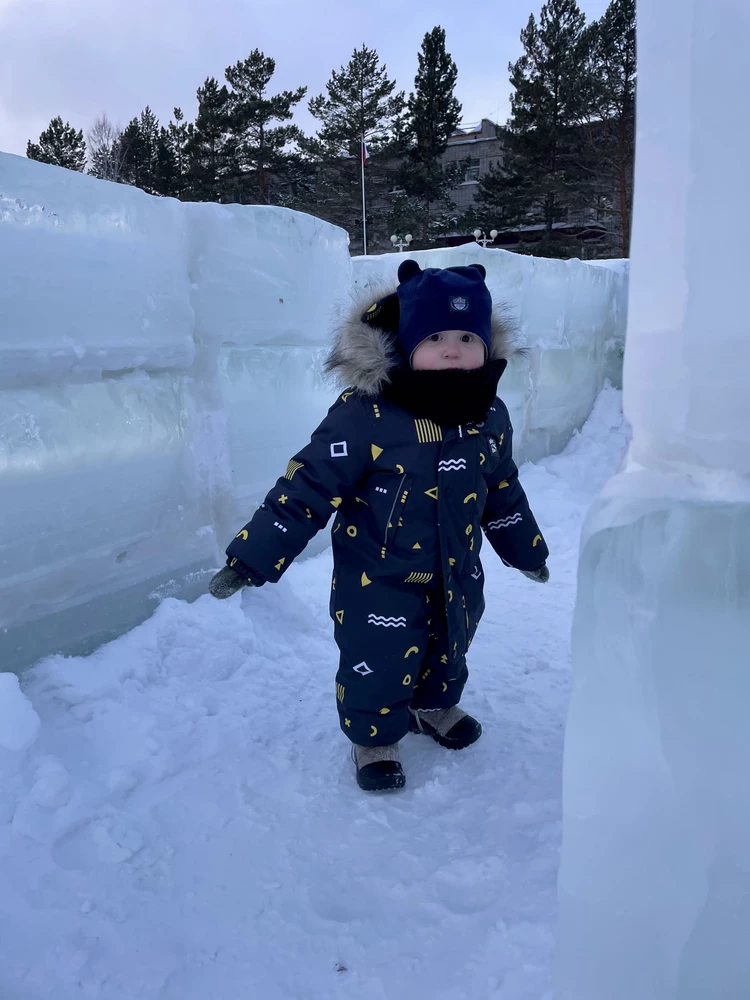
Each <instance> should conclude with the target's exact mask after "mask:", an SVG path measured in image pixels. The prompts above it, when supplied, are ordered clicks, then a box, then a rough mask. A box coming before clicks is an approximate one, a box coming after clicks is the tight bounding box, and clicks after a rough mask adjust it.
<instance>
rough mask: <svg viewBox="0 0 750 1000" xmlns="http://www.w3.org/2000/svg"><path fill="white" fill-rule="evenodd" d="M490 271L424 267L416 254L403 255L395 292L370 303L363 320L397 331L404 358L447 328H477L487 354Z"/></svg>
mask: <svg viewBox="0 0 750 1000" xmlns="http://www.w3.org/2000/svg"><path fill="white" fill-rule="evenodd" d="M486 276H487V272H486V270H485V268H484V267H483V266H482V265H481V264H471V265H469V266H468V267H443V268H440V267H428V268H426V269H425V270H424V271H423V270H422V268H421V267H420V266H419V264H418V263H417V262H416V261H415V260H405V261H404V262H403V263H402V264H401V265H400V267H399V269H398V280H399V286H398V289H397V290H396V292H394V293H393V295H389V296H387V297H386V298H385V299H381V300H380V302H378V303H376V305H375V306H373V307H371V309H370V310H368V312H366V313H365V314H364V315H363V316H362V320H363V322H365V323H370V322H372V323H375V324H376V325H377V326H380V327H382V328H385V329H390V330H393V331H394V332H395V331H397V332H398V339H399V341H400V345H401V349H402V350H403V352H404V355H405V357H406V358H411V356H412V354H413V353H414V349H415V348H416V347H417V346H418V345H419V344H421V343H422V341H423V340H426V339H427V337H431V336H432V335H433V334H435V333H441V332H442V331H443V330H466V331H467V332H468V333H473V334H476V336H477V337H479V338H480V340H481V341H482V342H483V343H484V346H485V351H486V356H487V357H489V355H490V338H491V329H492V296H491V295H490V293H489V289H488V288H487V285H486V284H485V280H484V279H485V278H486Z"/></svg>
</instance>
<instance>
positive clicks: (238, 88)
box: [225, 49, 307, 205]
mask: <svg viewBox="0 0 750 1000" xmlns="http://www.w3.org/2000/svg"><path fill="white" fill-rule="evenodd" d="M275 71H276V62H275V60H274V59H271V58H270V56H266V55H264V54H263V53H262V52H261V51H260V49H254V50H253V51H252V52H251V53H250V55H249V56H248V58H247V59H245V60H243V61H241V62H237V63H235V65H234V66H228V67H227V69H226V72H225V76H226V80H227V83H228V84H229V86H230V87H231V90H230V92H229V103H228V111H229V123H230V135H231V139H230V142H231V155H232V159H233V162H234V188H235V189H234V196H235V199H236V200H237V201H239V202H241V203H245V204H248V203H249V204H260V205H268V204H273V203H274V202H276V201H277V200H278V196H279V195H278V192H279V190H280V189H282V190H283V188H284V187H285V186H286V183H287V182H286V178H285V173H286V170H287V167H288V165H289V152H288V149H287V147H288V146H289V144H290V143H291V142H293V141H294V140H295V139H297V138H298V137H299V129H298V128H297V126H296V125H276V124H275V123H276V122H288V121H291V119H292V117H293V115H294V107H295V106H296V105H297V104H298V103H299V102H300V101H301V100H302V98H303V97H304V96H305V94H306V93H307V87H298V88H297V90H285V91H282V93H280V94H273V95H271V94H269V93H268V85H269V83H270V82H271V78H272V77H273V74H274V72H275Z"/></svg>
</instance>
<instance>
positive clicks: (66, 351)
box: [0, 154, 351, 670]
mask: <svg viewBox="0 0 750 1000" xmlns="http://www.w3.org/2000/svg"><path fill="white" fill-rule="evenodd" d="M350 285H351V264H350V257H349V252H348V240H347V235H346V233H345V232H343V230H340V229H337V228H335V227H333V226H330V225H328V224H327V223H324V222H321V221H320V220H318V219H314V218H312V217H311V216H307V215H301V214H298V213H294V212H290V211H287V210H285V209H279V208H266V207H259V208H253V209H247V208H244V209H243V208H238V207H228V206H217V205H183V204H180V203H178V202H176V201H174V200H171V199H159V198H152V197H150V196H148V195H146V194H144V193H143V192H141V191H138V190H136V189H135V188H131V187H126V186H124V185H116V184H108V183H105V182H102V181H97V180H94V179H93V178H90V177H86V176H82V175H80V174H76V173H72V172H70V171H66V170H60V169H57V168H54V167H49V166H46V165H43V164H39V163H33V162H30V161H28V160H25V159H23V158H20V157H14V156H9V155H4V154H0V670H2V669H8V668H13V667H18V666H20V665H22V664H25V663H30V662H33V661H34V660H35V659H36V658H38V657H39V656H41V655H44V654H46V653H48V652H50V651H52V650H55V649H62V650H75V651H80V650H85V649H86V648H92V647H93V646H95V645H97V644H98V643H100V642H102V641H104V640H106V639H109V638H112V637H114V636H116V635H118V634H120V633H121V632H123V631H125V630H126V629H127V628H129V627H131V626H132V625H134V624H136V623H137V622H139V621H141V620H142V619H143V618H144V617H145V616H146V615H148V614H149V613H150V611H151V610H152V609H153V607H154V606H155V602H156V600H157V599H158V598H159V596H161V595H163V594H172V593H173V594H178V595H182V596H192V595H197V594H198V593H199V592H200V591H201V590H202V589H204V588H205V584H206V580H207V578H208V575H209V573H210V571H211V568H212V567H213V568H215V567H216V566H217V565H219V564H220V551H221V549H222V548H223V547H224V546H225V545H226V544H227V541H228V540H229V539H230V538H231V537H232V535H233V534H234V532H235V531H236V530H237V526H238V524H239V525H241V524H242V523H243V522H244V521H245V520H246V519H247V516H248V515H249V513H250V512H251V511H252V509H253V508H254V507H255V506H256V505H257V503H258V502H259V501H260V499H261V498H262V496H263V495H264V494H265V492H266V490H267V489H268V487H269V485H270V484H271V483H273V481H274V480H275V479H276V478H277V477H278V476H279V475H281V474H282V473H283V471H284V468H285V467H286V462H287V460H288V457H289V455H290V454H292V453H293V452H294V451H295V450H296V449H297V448H298V447H299V445H300V443H301V442H304V441H305V440H306V439H307V437H308V436H309V433H310V429H311V426H314V424H315V423H316V422H317V420H318V419H320V417H322V415H323V414H324V413H325V411H326V409H327V407H328V405H330V400H331V396H332V392H331V390H330V388H329V387H327V386H324V385H323V382H322V378H321V360H322V356H323V354H324V351H325V344H326V341H327V337H328V330H329V328H330V323H331V313H332V311H333V307H334V305H335V304H336V303H338V302H340V301H341V300H342V299H345V298H346V297H348V295H349V294H350Z"/></svg>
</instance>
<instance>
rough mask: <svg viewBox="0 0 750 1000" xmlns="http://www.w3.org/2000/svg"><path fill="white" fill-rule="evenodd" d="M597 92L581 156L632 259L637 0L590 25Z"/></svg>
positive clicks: (619, 3) (620, 3) (619, 4)
mask: <svg viewBox="0 0 750 1000" xmlns="http://www.w3.org/2000/svg"><path fill="white" fill-rule="evenodd" d="M588 41H589V46H590V52H591V69H592V81H593V85H592V93H591V100H590V102H589V106H588V108H587V109H586V115H585V117H584V120H583V121H582V127H581V135H582V138H583V141H582V144H581V145H582V150H581V157H582V160H583V162H584V163H585V164H586V165H587V166H588V169H589V170H591V171H593V172H594V175H595V182H596V185H597V188H598V192H597V193H598V196H599V198H600V199H601V200H602V201H604V203H605V206H606V208H607V209H609V211H610V212H611V213H612V214H614V215H615V216H616V217H617V218H618V219H619V222H620V225H619V227H618V228H619V230H620V239H619V245H618V246H616V247H613V250H614V251H615V252H619V253H621V254H622V256H624V257H627V256H628V253H629V249H630V225H631V214H632V206H633V168H634V161H635V87H636V10H635V0H612V2H611V3H610V5H609V7H608V8H607V10H606V11H605V13H604V14H603V16H602V17H601V19H600V20H599V21H595V22H594V23H593V24H592V25H591V26H590V29H589V39H588Z"/></svg>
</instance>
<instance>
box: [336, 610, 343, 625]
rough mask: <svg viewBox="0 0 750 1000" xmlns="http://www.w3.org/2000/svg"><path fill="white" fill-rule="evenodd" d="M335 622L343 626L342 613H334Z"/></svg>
mask: <svg viewBox="0 0 750 1000" xmlns="http://www.w3.org/2000/svg"><path fill="white" fill-rule="evenodd" d="M336 621H337V622H338V623H339V625H343V624H344V612H343V611H337V612H336Z"/></svg>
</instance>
